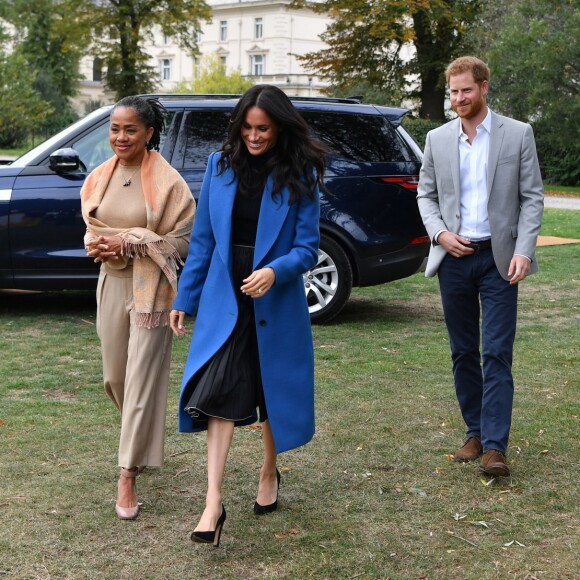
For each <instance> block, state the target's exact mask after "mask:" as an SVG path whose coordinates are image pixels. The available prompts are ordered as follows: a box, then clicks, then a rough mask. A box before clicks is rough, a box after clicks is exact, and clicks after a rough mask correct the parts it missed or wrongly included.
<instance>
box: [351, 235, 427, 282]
mask: <svg viewBox="0 0 580 580" xmlns="http://www.w3.org/2000/svg"><path fill="white" fill-rule="evenodd" d="M428 252H429V243H428V242H426V243H421V244H414V245H409V246H405V247H404V248H403V249H401V250H398V251H395V252H389V253H387V254H379V255H375V256H369V257H365V258H361V259H359V260H358V261H357V270H358V279H357V281H356V286H361V287H362V286H375V285H376V284H384V283H385V282H392V281H393V280H399V279H401V278H406V277H407V276H412V275H413V274H415V273H416V272H418V271H420V270H421V268H422V267H424V261H425V257H426V256H427V254H428Z"/></svg>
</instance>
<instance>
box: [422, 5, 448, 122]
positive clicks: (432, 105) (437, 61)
mask: <svg viewBox="0 0 580 580" xmlns="http://www.w3.org/2000/svg"><path fill="white" fill-rule="evenodd" d="M431 18H432V16H431V15H430V14H429V13H428V12H427V11H425V10H418V11H417V12H415V13H413V27H414V29H415V40H414V44H415V50H416V51H417V69H418V72H419V77H420V79H421V81H420V82H421V88H420V89H419V96H420V99H421V105H420V108H419V116H420V117H421V118H422V119H431V120H432V121H444V120H445V85H444V84H443V82H442V73H443V70H444V67H446V66H447V64H448V63H447V60H448V58H449V57H448V55H447V54H446V53H447V51H446V50H445V48H444V47H443V46H442V45H443V44H444V42H443V40H442V39H441V38H435V37H434V35H433V33H432V27H431V24H432V23H431Z"/></svg>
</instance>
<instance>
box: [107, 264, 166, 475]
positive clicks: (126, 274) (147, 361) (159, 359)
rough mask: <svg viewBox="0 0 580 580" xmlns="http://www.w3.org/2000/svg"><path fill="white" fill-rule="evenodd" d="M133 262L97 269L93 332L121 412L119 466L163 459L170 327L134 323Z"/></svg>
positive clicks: (109, 391) (111, 393)
mask: <svg viewBox="0 0 580 580" xmlns="http://www.w3.org/2000/svg"><path fill="white" fill-rule="evenodd" d="M134 318H135V313H134V310H133V278H132V272H131V268H130V267H129V268H127V270H124V271H120V272H118V273H117V272H115V273H111V272H105V271H104V268H102V269H101V274H100V276H99V283H98V286H97V334H98V336H99V338H100V340H101V352H102V357H103V380H104V384H105V391H106V393H107V394H108V395H109V397H111V399H112V400H113V402H114V403H115V405H116V406H117V408H118V409H119V411H120V412H121V436H120V440H119V466H120V467H126V468H130V467H135V466H137V465H139V466H141V465H142V466H146V465H148V466H152V467H160V466H161V465H163V448H164V442H165V416H166V409H167V391H168V385H169V366H170V362H171V345H172V333H171V330H170V328H169V327H168V326H163V327H161V326H160V327H157V328H150V329H148V328H141V327H137V326H135V324H134Z"/></svg>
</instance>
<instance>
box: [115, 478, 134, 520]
mask: <svg viewBox="0 0 580 580" xmlns="http://www.w3.org/2000/svg"><path fill="white" fill-rule="evenodd" d="M138 473H139V472H138V470H137V469H135V470H133V471H130V470H129V469H125V468H123V469H121V477H127V478H130V479H133V485H134V480H135V478H136V477H137V474H138ZM115 511H116V512H117V515H118V516H119V519H120V520H134V519H135V518H136V517H137V516H138V515H139V504H138V503H137V505H135V506H133V507H121V506H120V505H119V504H118V503H117V504H115Z"/></svg>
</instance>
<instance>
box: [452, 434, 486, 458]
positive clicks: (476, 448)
mask: <svg viewBox="0 0 580 580" xmlns="http://www.w3.org/2000/svg"><path fill="white" fill-rule="evenodd" d="M482 452H483V447H482V446H481V439H480V438H479V437H477V436H474V437H468V438H467V439H466V441H465V443H464V444H463V447H462V448H461V449H459V450H458V451H457V452H456V453H455V455H454V456H453V461H457V462H458V463H467V462H469V461H475V460H476V459H477V458H478V457H479V456H480V455H481V454H482Z"/></svg>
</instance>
